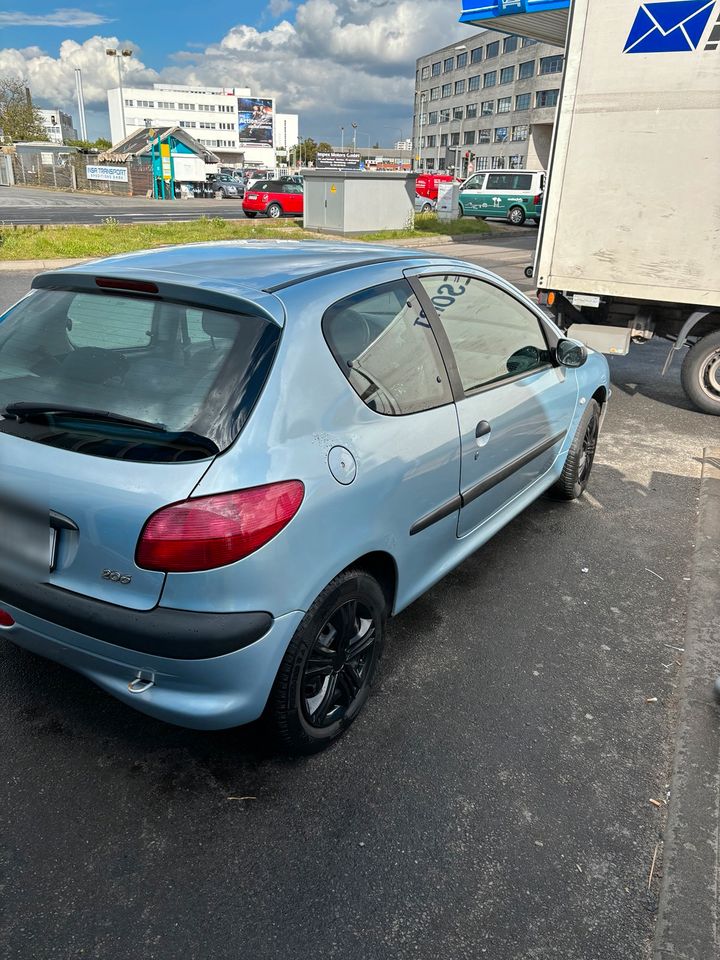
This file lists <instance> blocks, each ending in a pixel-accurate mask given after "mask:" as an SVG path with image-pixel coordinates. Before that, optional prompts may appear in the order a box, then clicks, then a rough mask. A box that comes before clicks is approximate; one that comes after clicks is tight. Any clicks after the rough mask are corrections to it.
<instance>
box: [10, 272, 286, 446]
mask: <svg viewBox="0 0 720 960" xmlns="http://www.w3.org/2000/svg"><path fill="white" fill-rule="evenodd" d="M279 335H280V330H279V328H278V327H277V325H276V324H274V323H272V322H271V321H269V320H267V319H265V318H264V317H259V316H255V315H251V314H243V313H237V314H235V313H230V312H220V311H217V310H213V309H203V308H202V307H196V306H188V305H186V304H182V303H177V302H174V301H168V300H163V299H160V298H155V297H146V296H139V295H133V294H114V293H113V294H105V293H94V292H93V293H87V292H77V291H70V290H67V291H66V290H39V291H34V292H33V293H32V294H31V295H30V296H29V297H27V298H26V299H25V300H23V301H21V302H20V303H19V304H18V305H17V306H16V307H15V308H14V309H13V310H11V311H10V312H9V313H7V314H6V315H5V317H4V318H3V319H1V320H0V417H2V419H1V420H0V432H4V433H12V434H15V435H17V436H22V437H25V438H27V439H30V440H35V441H38V442H42V443H47V444H49V445H51V446H58V447H63V448H65V449H72V450H76V451H78V452H82V453H88V454H92V455H95V456H106V457H120V458H123V459H127V460H141V461H156V462H163V461H178V460H195V459H202V458H204V457H208V456H212V455H213V454H214V453H217V452H220V451H222V450H224V449H225V448H226V447H227V446H228V445H229V444H230V443H232V441H233V440H234V439H235V437H236V436H237V435H238V433H239V432H240V430H241V429H242V427H243V425H244V424H245V422H246V420H247V418H248V416H249V414H250V411H251V410H252V407H253V405H254V403H255V401H256V400H257V397H258V395H259V393H260V391H261V389H262V386H263V384H264V382H265V379H266V376H267V373H268V371H269V369H270V364H271V362H272V358H273V356H274V353H275V349H276V347H277V342H278V340H279ZM18 410H19V411H20V413H19V414H18ZM28 410H32V415H30V414H28V413H27V411H28ZM43 411H45V412H43ZM83 412H85V413H87V416H86V417H83V416H82V413H83ZM106 414H107V416H105V415H106ZM124 421H128V422H124Z"/></svg>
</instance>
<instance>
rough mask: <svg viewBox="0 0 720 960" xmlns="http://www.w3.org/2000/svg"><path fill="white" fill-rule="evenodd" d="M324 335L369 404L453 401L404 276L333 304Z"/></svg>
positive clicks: (393, 411)
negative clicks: (401, 278)
mask: <svg viewBox="0 0 720 960" xmlns="http://www.w3.org/2000/svg"><path fill="white" fill-rule="evenodd" d="M322 328H323V333H324V335H325V339H326V340H327V343H328V345H329V347H330V349H331V350H332V353H333V356H334V357H335V360H336V361H337V363H338V365H339V367H340V369H341V370H342V372H343V374H344V375H345V376H346V377H347V379H348V381H349V383H350V385H351V387H352V388H353V390H354V391H355V393H357V395H358V396H359V397H360V399H361V400H362V401H363V403H365V404H367V406H368V407H370V409H371V410H375V411H376V412H377V413H383V414H387V415H390V416H399V415H401V414H406V413H418V412H419V411H421V410H429V409H431V408H433V407H439V406H442V405H443V404H445V403H450V402H451V401H452V392H451V390H450V384H449V382H448V377H447V373H446V371H445V367H444V364H443V360H442V356H441V354H440V350H439V348H438V345H437V342H436V340H435V336H434V334H433V332H432V329H431V328H430V324H429V323H428V320H427V318H426V317H425V315H424V313H423V312H422V309H421V308H420V305H419V303H418V302H417V299H416V298H415V296H414V294H413V292H412V289H411V288H410V285H409V284H408V283H407V281H406V280H396V281H392V282H391V283H384V284H382V285H381V286H377V287H372V288H370V289H369V290H362V291H360V292H359V293H354V294H352V296H349V297H346V298H345V299H344V300H340V301H339V302H338V303H336V304H334V305H333V306H332V307H330V308H329V309H328V310H326V312H325V316H324V317H323V322H322Z"/></svg>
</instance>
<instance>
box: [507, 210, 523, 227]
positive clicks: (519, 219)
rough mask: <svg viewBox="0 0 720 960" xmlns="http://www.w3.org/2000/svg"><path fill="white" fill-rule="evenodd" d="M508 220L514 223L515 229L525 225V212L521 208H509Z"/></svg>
mask: <svg viewBox="0 0 720 960" xmlns="http://www.w3.org/2000/svg"><path fill="white" fill-rule="evenodd" d="M508 220H509V221H510V223H514V224H515V226H516V227H519V226H521V224H523V223H525V211H524V210H523V208H522V207H511V208H510V210H509V212H508Z"/></svg>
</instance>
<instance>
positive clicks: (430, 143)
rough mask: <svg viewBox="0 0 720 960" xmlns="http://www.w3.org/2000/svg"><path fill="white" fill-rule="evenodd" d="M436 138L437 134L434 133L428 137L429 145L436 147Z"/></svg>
mask: <svg viewBox="0 0 720 960" xmlns="http://www.w3.org/2000/svg"><path fill="white" fill-rule="evenodd" d="M435 139H436V137H435V134H432V136H430V137H428V138H427V145H428V146H429V147H434V146H435Z"/></svg>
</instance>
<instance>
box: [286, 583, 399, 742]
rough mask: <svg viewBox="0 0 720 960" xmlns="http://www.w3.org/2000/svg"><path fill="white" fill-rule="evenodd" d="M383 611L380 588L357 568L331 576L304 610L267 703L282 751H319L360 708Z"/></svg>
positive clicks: (379, 642) (378, 646) (377, 651)
mask: <svg viewBox="0 0 720 960" xmlns="http://www.w3.org/2000/svg"><path fill="white" fill-rule="evenodd" d="M386 616H387V610H386V600H385V595H384V593H383V591H382V588H381V587H380V584H379V583H378V582H377V580H375V579H374V578H373V577H371V576H370V575H369V574H367V573H365V572H364V571H363V570H346V571H344V572H343V573H341V574H340V575H339V576H337V577H335V579H334V580H332V581H331V582H330V583H329V584H328V585H327V587H325V589H324V590H323V591H322V593H321V594H320V596H319V597H318V598H317V599H316V600H315V602H314V603H313V605H312V606H311V607H310V609H309V610H308V612H307V613H306V614H305V616H304V617H303V619H302V621H301V623H300V625H299V626H298V628H297V630H296V631H295V635H294V636H293V638H292V640H291V641H290V645H289V647H288V649H287V652H286V654H285V657H284V658H283V661H282V663H281V664H280V669H279V670H278V675H277V677H276V679H275V684H274V686H273V689H272V693H271V694H270V699H269V701H268V707H267V717H268V720H269V721H270V722H271V724H272V726H273V728H274V731H275V734H276V735H277V737H278V738H279V740H280V742H281V743H282V745H283V746H284V747H285V748H286V749H287V750H288V751H289V752H291V753H294V754H309V753H315V752H316V751H318V750H322V749H323V747H326V746H327V745H328V744H329V743H332V741H333V740H336V739H337V738H338V737H339V736H340V735H341V734H342V733H343V732H344V731H345V730H347V728H348V727H349V726H350V724H351V723H352V722H353V720H354V719H355V718H356V717H357V715H358V714H359V713H360V710H361V709H362V707H363V706H364V704H365V701H366V700H367V698H368V696H369V694H370V687H371V686H372V682H373V679H374V677H375V672H376V669H377V665H378V661H379V659H380V655H381V653H382V647H383V643H384V640H385V620H386Z"/></svg>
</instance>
